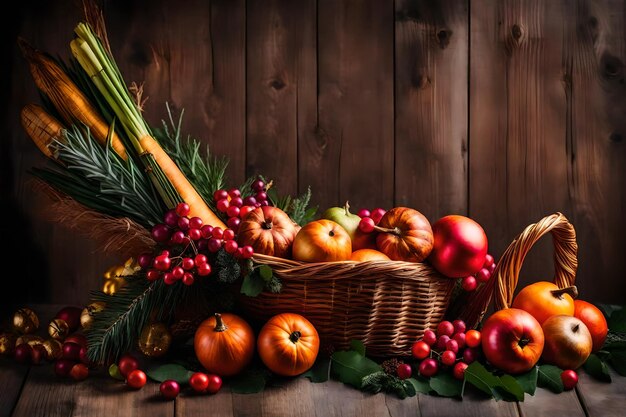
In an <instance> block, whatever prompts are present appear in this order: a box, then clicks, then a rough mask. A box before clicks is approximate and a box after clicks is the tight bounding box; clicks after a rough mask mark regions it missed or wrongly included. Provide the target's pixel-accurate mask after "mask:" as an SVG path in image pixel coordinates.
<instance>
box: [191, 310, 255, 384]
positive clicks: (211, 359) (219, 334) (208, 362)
mask: <svg viewBox="0 0 626 417" xmlns="http://www.w3.org/2000/svg"><path fill="white" fill-rule="evenodd" d="M193 347H194V350H195V352H196V357H197V358H198V360H199V361H200V363H201V364H202V366H204V367H205V368H206V370H207V371H209V372H212V373H215V374H217V375H220V376H232V375H236V374H238V373H239V372H241V371H242V370H243V368H245V367H246V365H248V363H250V360H252V355H253V354H254V332H253V331H252V328H251V327H250V325H249V324H248V323H246V321H245V320H243V319H242V318H241V317H239V316H236V315H234V314H227V313H225V314H219V313H216V314H215V316H214V317H210V318H208V319H206V320H205V321H203V322H202V323H200V326H198V329H197V330H196V334H195V337H194V340H193Z"/></svg>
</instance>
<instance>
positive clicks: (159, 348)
mask: <svg viewBox="0 0 626 417" xmlns="http://www.w3.org/2000/svg"><path fill="white" fill-rule="evenodd" d="M171 343H172V334H171V333H170V331H169V329H168V328H167V326H166V325H165V324H163V323H152V324H148V325H147V326H146V327H144V328H143V330H142V331H141V335H140V336H139V350H140V351H141V353H143V354H144V355H146V356H148V357H149V358H158V357H159V356H163V355H165V353H167V351H168V349H169V348H170V344H171Z"/></svg>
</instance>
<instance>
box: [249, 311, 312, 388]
mask: <svg viewBox="0 0 626 417" xmlns="http://www.w3.org/2000/svg"><path fill="white" fill-rule="evenodd" d="M257 346H258V350H259V355H260V356H261V360H262V361H263V363H264V364H265V366H267V367H268V368H269V369H270V370H271V371H272V372H274V373H277V374H278V375H283V376H295V375H299V374H301V373H303V372H306V371H307V370H309V369H310V368H311V367H312V366H313V363H314V362H315V359H316V358H317V354H318V352H319V349H320V339H319V335H318V334H317V330H316V329H315V327H314V326H313V325H312V324H311V322H310V321H308V320H307V319H306V318H304V317H302V316H301V315H299V314H294V313H282V314H278V315H276V316H274V317H272V318H271V319H269V321H268V322H267V323H265V326H263V328H262V329H261V332H260V333H259V338H258V341H257Z"/></svg>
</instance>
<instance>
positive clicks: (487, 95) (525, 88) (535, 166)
mask: <svg viewBox="0 0 626 417" xmlns="http://www.w3.org/2000/svg"><path fill="white" fill-rule="evenodd" d="M567 9H568V6H567V5H566V4H565V3H560V2H541V1H522V2H507V1H503V2H491V1H478V2H474V3H472V8H471V25H470V26H471V35H470V39H471V43H470V51H471V57H470V63H471V64H470V137H471V139H470V143H471V144H470V147H471V149H470V191H469V196H470V211H469V212H470V215H471V216H472V217H473V218H474V219H476V220H477V221H478V222H479V223H480V224H481V225H483V227H484V228H485V230H486V232H487V235H488V236H489V238H490V247H489V250H490V252H492V253H494V254H496V256H498V255H499V254H501V253H502V252H503V250H504V249H505V248H506V246H508V244H509V243H510V242H511V241H512V240H513V239H514V238H515V237H516V236H517V234H519V233H520V232H521V231H522V230H523V229H524V228H525V227H526V226H527V225H528V224H530V223H534V222H536V221H538V220H540V219H541V218H543V217H544V216H546V215H548V214H551V213H553V212H557V211H561V212H564V213H565V214H566V215H569V214H570V210H568V207H571V206H570V205H569V204H570V200H569V194H568V191H567V187H566V186H565V184H567V178H568V174H567V160H568V157H569V156H568V154H567V147H566V143H565V133H566V132H565V121H566V120H565V115H566V108H565V91H564V89H563V82H562V66H561V65H562V55H563V36H564V26H563V25H564V23H563V22H564V21H566V20H567V19H568V18H570V17H569V16H568V14H567V13H566V10H567ZM549 240H550V239H544V240H543V241H542V242H541V243H540V244H539V245H538V247H537V249H536V250H534V251H533V252H532V253H531V255H530V256H529V257H528V258H527V259H526V262H525V263H524V268H523V271H522V275H521V278H520V284H518V288H521V287H522V286H524V285H526V284H528V283H529V282H535V281H541V280H549V279H551V278H550V277H551V276H552V271H553V266H552V265H553V262H552V250H551V248H550V242H549ZM581 244H583V243H582V242H581Z"/></svg>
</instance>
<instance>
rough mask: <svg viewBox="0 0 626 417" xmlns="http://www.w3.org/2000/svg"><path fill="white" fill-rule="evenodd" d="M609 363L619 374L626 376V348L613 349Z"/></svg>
mask: <svg viewBox="0 0 626 417" xmlns="http://www.w3.org/2000/svg"><path fill="white" fill-rule="evenodd" d="M609 363H610V364H611V366H612V367H613V369H615V371H616V372H617V373H618V374H620V375H621V376H626V350H616V351H613V352H612V353H611V358H610V359H609Z"/></svg>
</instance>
